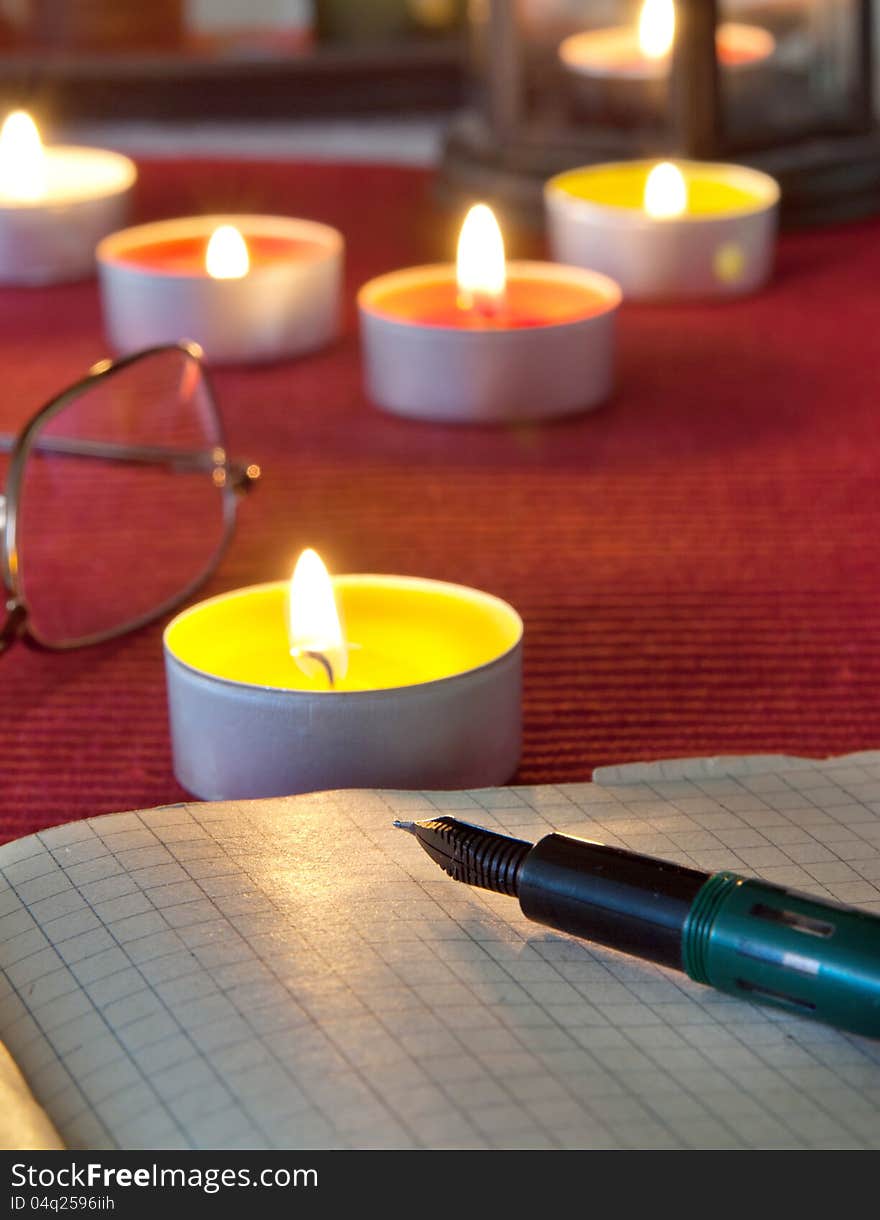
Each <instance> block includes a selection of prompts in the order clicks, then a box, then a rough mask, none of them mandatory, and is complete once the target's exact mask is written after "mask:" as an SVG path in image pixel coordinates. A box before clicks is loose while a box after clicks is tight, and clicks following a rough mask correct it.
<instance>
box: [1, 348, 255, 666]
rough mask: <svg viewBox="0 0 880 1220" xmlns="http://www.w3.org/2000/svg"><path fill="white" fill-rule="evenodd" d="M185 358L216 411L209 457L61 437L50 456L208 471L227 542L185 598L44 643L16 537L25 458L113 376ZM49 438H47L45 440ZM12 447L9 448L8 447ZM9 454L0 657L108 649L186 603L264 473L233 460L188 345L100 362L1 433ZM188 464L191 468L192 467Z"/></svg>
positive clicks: (195, 353)
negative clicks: (23, 650)
mask: <svg viewBox="0 0 880 1220" xmlns="http://www.w3.org/2000/svg"><path fill="white" fill-rule="evenodd" d="M174 351H178V352H181V353H182V354H183V355H184V356H188V357H190V358H191V359H193V360H194V361H195V362H196V364H197V365H198V368H199V374H200V377H201V379H202V385H203V388H204V391H205V395H206V401H207V404H208V407H209V410H210V412H211V416H212V424H213V425H214V429H215V433H216V436H217V444H215V445H213V446H212V447H211V449H210V450H208V451H205V452H203V453H200V452H190V453H187V452H186V451H185V450H181V451H179V452H178V451H174V450H166V449H162V448H160V447H154V446H145V445H132V446H120V445H115V444H114V443H113V442H102V441H88V440H82V441H77V440H74V439H71V440H70V441H69V442H66V443H65V441H64V440H63V439H62V438H56V439H55V441H54V444H52V445H51V446H50V449H49V451H54V452H55V453H58V454H59V455H64V454H68V455H70V456H71V457H93V458H99V459H100V458H102V457H103V458H106V459H107V460H108V461H125V462H133V463H137V464H139V465H143V464H147V465H150V464H156V463H163V462H164V463H167V464H168V465H169V466H171V467H172V468H177V469H178V470H183V471H185V470H186V469H190V470H198V469H204V470H205V472H206V473H208V474H209V475H210V478H211V481H212V483H213V484H214V486H215V488H216V489H217V491H218V492H219V493H220V495H221V496H222V513H223V536H222V538H221V539H220V542H219V544H218V546H217V548H216V550H215V551H214V554H213V556H212V558H211V560H210V561H209V563H208V564H207V565H206V566H205V567H204V568H203V569H202V570H201V571H200V572H199V573H198V574H197V575H196V576H195V577H194V578H193V579H192V580H191V581H190V582H189V583H188V584H187V585H186V586H185V587H184V588H183V589H181V590H180V591H179V592H177V593H175V594H174V595H173V596H171V597H168V598H166V599H165V600H164V601H163V602H162V603H161V604H160V605H158V606H156V607H154V609H152V610H149V611H146V612H144V613H143V614H140V615H138V616H137V617H136V618H134V619H130V620H127V621H126V622H125V623H123V624H120V626H118V627H113V628H110V629H108V630H106V631H99V632H94V633H93V634H91V635H87V636H80V637H77V638H75V639H71V640H60V641H53V640H47V639H45V638H44V637H43V636H42V635H41V634H40V632H39V631H38V630H37V629H36V628H35V627H34V625H33V622H32V620H31V613H30V609H29V607H28V604H27V598H26V596H25V593H24V588H23V583H22V578H21V561H20V550H21V548H20V545H19V541H18V537H17V527H18V520H19V516H20V511H21V494H22V488H23V484H24V472H25V469H26V464H27V459H28V457H29V455H30V453H31V451H32V450H33V448H34V442H35V441H36V440H37V439H38V437H39V434H40V430H41V429H42V428H43V427H44V426H45V424H46V423H47V422H48V421H49V420H50V419H52V418H53V417H54V416H55V415H57V414H59V413H60V412H61V411H62V410H64V408H65V407H67V406H68V405H69V404H70V403H71V402H73V401H74V400H75V399H76V398H78V397H79V396H80V395H81V394H83V393H85V392H87V391H88V390H89V389H90V388H91V387H92V386H93V385H95V384H98V383H100V382H102V381H104V380H106V379H107V378H109V377H112V376H113V375H114V374H115V373H119V372H122V371H123V370H124V369H126V368H129V367H130V366H131V365H132V364H136V363H137V362H138V361H140V360H144V359H147V358H148V357H150V356H155V355H159V354H161V353H163V352H174ZM47 439H48V438H47ZM7 445H8V449H7ZM4 450H5V451H7V452H8V453H9V455H10V458H9V470H8V472H7V477H6V483H5V487H4V491H3V492H2V493H0V582H2V586H3V589H4V591H5V595H6V600H5V610H6V618H5V621H3V622H2V623H0V655H2V654H3V653H4V652H6V651H7V650H8V649H9V648H10V647H11V646H12V645H13V644H14V643H15V642H16V641H17V640H21V641H22V642H23V643H24V644H26V645H27V646H29V647H31V648H35V649H40V650H48V651H51V652H71V651H73V650H74V649H77V648H87V647H90V646H91V645H93V644H102V643H105V642H106V641H108V640H113V639H116V638H117V637H118V636H121V635H127V634H128V633H129V632H130V631H137V630H138V629H139V628H140V627H145V626H146V625H147V624H148V623H151V622H153V621H155V620H156V619H158V618H161V617H162V616H163V615H165V614H168V613H170V611H172V610H175V609H176V608H177V607H178V606H180V605H182V604H183V603H184V602H185V601H187V599H188V598H189V597H191V596H192V594H193V593H194V592H195V591H196V590H197V589H198V588H199V587H200V586H201V585H202V584H204V583H205V582H206V581H208V580H210V578H211V577H212V576H213V575H214V573H215V572H216V570H217V568H218V567H219V565H220V562H221V560H222V559H223V556H224V554H225V553H226V550H227V548H228V546H229V543H230V541H231V539H232V534H233V532H234V529H235V519H236V510H237V507H238V500H239V497H240V496H242V495H244V494H247V493H248V492H249V491H251V490H252V488H253V486H254V485H255V484H256V482H257V481H258V480H259V478H260V468H259V466H256V465H254V464H253V463H248V464H243V463H238V462H232V461H230V460H229V457H228V454H227V451H226V435H225V429H224V427H223V419H222V417H221V415H220V411H219V409H218V407H217V400H216V397H215V394H214V389H213V386H212V384H211V379H210V377H209V375H208V371H207V368H206V367H205V364H204V360H203V352H202V349H201V347H199V345H198V344H197V343H194V342H192V341H190V340H187V339H184V340H181V341H180V342H178V343H163V344H158V345H156V346H154V347H148V348H144V349H143V350H141V351H137V352H132V353H130V354H129V355H126V356H121V357H119V358H117V359H115V360H113V359H104V360H99V361H98V362H97V363H96V364H94V365H92V367H91V368H90V369H89V371H88V372H87V373H86V374H85V376H84V377H81V378H79V380H77V381H75V382H73V384H71V385H69V386H67V387H66V388H65V389H63V390H62V391H61V392H60V393H59V394H56V395H55V396H54V397H52V398H50V399H49V401H48V402H47V403H45V404H44V405H43V406H42V407H41V408H40V409H39V410H38V411H37V412H36V413H35V414H34V415H33V416H31V418H30V419H29V420H28V422H27V423H26V424H25V425H24V427H23V428H22V429H21V430H20V431H19V432H18V433H17V434H15V435H3V434H0V452H3V451H4ZM187 459H189V462H190V463H191V464H190V465H189V466H187V465H186V461H187Z"/></svg>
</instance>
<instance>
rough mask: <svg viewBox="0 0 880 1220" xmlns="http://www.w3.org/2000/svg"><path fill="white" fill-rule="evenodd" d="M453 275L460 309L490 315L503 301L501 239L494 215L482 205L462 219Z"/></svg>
mask: <svg viewBox="0 0 880 1220" xmlns="http://www.w3.org/2000/svg"><path fill="white" fill-rule="evenodd" d="M455 274H456V280H457V282H458V304H459V306H460V308H461V309H479V310H480V311H481V312H484V313H494V312H495V311H496V310H497V309H498V308H499V306H500V305H501V304H502V302H503V301H504V292H505V289H506V286H507V271H506V268H505V263H504V238H503V237H502V236H501V230H500V229H499V227H498V221H497V220H496V219H495V213H494V212H493V211H492V209H491V208H490V207H487V206H486V204H485V203H476V204H474V206H473V207H472V208H471V210H470V211H469V212H468V214H467V216H465V218H464V224H463V225H462V226H461V233H460V235H459V238H458V257H457V260H456V271H455Z"/></svg>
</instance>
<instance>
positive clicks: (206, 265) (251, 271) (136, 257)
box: [98, 215, 343, 363]
mask: <svg viewBox="0 0 880 1220" xmlns="http://www.w3.org/2000/svg"><path fill="white" fill-rule="evenodd" d="M342 264H343V239H342V234H341V233H339V232H338V230H336V229H333V228H330V226H329V225H323V224H317V223H315V222H314V221H311V220H296V219H292V218H290V217H286V216H256V215H229V216H227V215H217V216H195V217H189V218H185V219H180V220H163V221H157V222H155V223H153V224H147V225H139V226H137V227H135V228H133V229H126V230H123V231H122V232H121V233H114V234H112V235H111V236H110V237H108V238H107V239H106V240H105V241H103V242H102V243H101V245H100V246H99V248H98V268H99V274H100V280H101V296H102V305H103V310H104V325H105V329H106V331H107V336H108V338H109V340H110V342H111V343H112V344H113V346H114V348H115V349H116V350H117V351H119V352H130V351H136V350H137V349H138V348H142V347H151V346H153V345H154V344H159V343H173V342H176V341H177V340H179V339H181V338H187V339H193V340H195V342H197V343H198V344H199V345H200V346H201V347H202V348H203V350H204V352H205V354H206V356H207V358H208V359H209V360H211V361H214V362H216V363H239V362H240V363H251V362H263V361H269V360H280V359H283V358H286V357H292V356H300V355H303V354H305V353H306V352H310V351H314V350H315V349H316V348H319V347H323V346H324V345H325V344H327V343H330V342H332V340H333V339H334V338H336V336H337V334H338V333H339V325H340V308H341V304H340V294H341V287H342Z"/></svg>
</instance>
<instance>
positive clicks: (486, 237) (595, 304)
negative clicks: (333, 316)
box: [358, 204, 620, 423]
mask: <svg viewBox="0 0 880 1220" xmlns="http://www.w3.org/2000/svg"><path fill="white" fill-rule="evenodd" d="M619 303H620V290H619V288H618V286H617V285H616V284H615V283H613V282H612V281H611V280H609V279H608V278H607V277H605V276H603V275H598V274H596V273H595V272H591V271H584V270H582V269H580V268H577V267H563V266H559V265H556V264H553V263H545V262H527V261H511V262H506V260H505V256H504V243H503V240H502V236H501V232H500V230H499V228H498V224H497V221H496V220H495V217H494V215H493V214H492V212H491V210H490V209H489V208H488V207H486V206H485V205H484V204H477V205H475V207H473V208H472V209H471V211H470V212H469V213H468V216H467V217H466V219H465V222H464V225H463V227H462V230H461V235H460V237H459V243H458V258H457V262H456V264H455V265H452V264H445V263H443V264H435V265H430V266H424V267H413V268H409V269H407V270H403V271H392V272H390V273H389V274H387V275H382V276H379V277H378V278H377V279H374V280H370V282H369V283H368V284H365V285H364V287H363V288H362V289H361V291H360V293H359V294H358V305H359V309H360V319H361V332H362V336H363V346H364V358H365V364H366V382H367V392H368V394H369V395H370V397H371V398H372V399H373V401H374V402H376V403H377V404H378V405H379V406H380V407H383V408H385V409H386V410H388V411H392V412H394V413H395V414H398V415H408V416H413V417H415V418H418V419H429V420H438V421H442V422H450V423H500V422H515V421H521V420H534V419H539V418H543V417H549V416H557V415H567V414H570V413H572V412H574V411H580V410H585V409H587V408H589V407H594V406H596V405H597V404H598V403H600V402H601V401H602V400H603V399H604V398H605V397H606V396H607V395H608V393H609V392H610V390H611V385H612V380H613V339H614V316H615V313H616V310H617V307H618V305H619Z"/></svg>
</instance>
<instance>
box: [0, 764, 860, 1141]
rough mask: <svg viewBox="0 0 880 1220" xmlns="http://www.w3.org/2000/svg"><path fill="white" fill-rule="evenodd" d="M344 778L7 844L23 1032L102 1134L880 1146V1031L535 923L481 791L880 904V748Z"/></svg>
mask: <svg viewBox="0 0 880 1220" xmlns="http://www.w3.org/2000/svg"><path fill="white" fill-rule="evenodd" d="M730 771H731V773H730V774H711V775H687V774H685V772H684V770H683V771H682V772H681V773H680V774H678V775H676V774H675V773H674V772H673V771H671V770H670V765H669V764H664V768H663V769H660V768H654V769H653V770H652V769H651V768H642V770H641V771H640V772H639V773H638V775H639V778H638V779H637V780H632V781H629V780H628V781H627V782H620V783H616V784H613V785H608V784H605V785H600V784H578V785H562V786H545V787H539V788H530V789H529V788H519V789H498V790H491V791H485V792H477V793H367V792H352V793H342V794H340V793H323V794H316V795H314V796H309V797H299V798H291V799H287V800H280V801H273V802H260V803H253V804H240V805H235V804H233V805H187V806H175V807H170V808H165V809H157V810H151V811H147V812H144V813H138V814H119V815H110V816H109V817H104V818H98V819H93V820H92V821H90V822H82V823H73V824H70V825H68V826H63V827H56V828H54V829H52V830H49V831H46V832H43V833H42V834H41V835H38V836H35V837H33V838H30V839H26V840H20V841H19V842H17V843H13V844H10V845H7V846H6V847H4V848H2V849H0V874H2V888H0V964H2V966H3V971H2V976H0V978H2V982H0V1035H2V1037H3V1038H4V1040H5V1041H6V1042H7V1045H8V1046H9V1048H10V1051H11V1052H12V1054H13V1055H14V1057H15V1058H16V1059H17V1060H18V1062H19V1065H20V1066H21V1067H22V1070H23V1071H24V1072H25V1075H26V1077H27V1078H28V1080H29V1082H30V1083H31V1086H32V1088H33V1089H34V1091H35V1093H36V1095H37V1096H38V1099H39V1100H40V1101H41V1102H42V1103H43V1104H44V1105H45V1106H46V1108H47V1110H48V1111H49V1113H50V1116H51V1117H52V1118H53V1119H54V1120H55V1122H56V1124H57V1125H58V1126H59V1128H60V1130H61V1133H62V1135H63V1136H64V1138H65V1139H66V1140H67V1141H68V1142H69V1143H71V1144H72V1145H74V1146H82V1145H87V1146H91V1147H112V1146H114V1145H115V1146H121V1147H128V1148H133V1147H151V1146H152V1147H169V1148H171V1147H203V1148H205V1147H213V1148H225V1147H229V1148H234V1147H252V1148H271V1147H291V1148H296V1147H304V1148H320V1147H343V1148H344V1147H355V1148H362V1147H395V1148H396V1147H417V1148H418V1147H438V1148H442V1147H469V1148H519V1147H522V1148H603V1147H610V1148H621V1147H623V1148H626V1147H656V1148H678V1147H719V1148H743V1147H768V1148H769V1147H786V1148H804V1147H816V1148H824V1147H847V1148H858V1147H878V1146H880V1047H878V1046H877V1044H875V1043H873V1042H871V1041H870V1040H868V1039H864V1038H858V1037H855V1036H851V1035H846V1034H843V1033H840V1032H839V1031H835V1030H832V1029H829V1028H827V1027H825V1026H822V1025H820V1024H818V1023H816V1022H811V1021H809V1020H805V1019H803V1018H799V1017H794V1016H789V1015H787V1014H785V1013H783V1012H781V1011H779V1010H774V1009H771V1008H768V1007H764V1006H759V1005H756V1004H752V1003H749V1002H747V1001H744V1000H740V999H736V998H734V997H730V996H725V995H722V994H720V993H718V992H715V991H713V990H712V989H710V988H706V987H701V986H700V985H698V984H696V983H693V982H692V981H691V980H689V979H688V978H687V977H686V976H684V975H683V974H680V973H679V972H676V971H673V970H667V969H665V968H662V967H659V966H652V965H650V964H648V963H644V962H641V961H638V960H636V959H633V958H630V957H625V956H623V955H620V954H617V953H615V952H613V951H611V950H606V949H603V948H602V947H599V946H596V945H591V944H587V943H586V942H583V941H580V940H576V939H574V938H571V937H567V936H564V935H561V934H555V933H552V932H549V931H547V930H545V929H543V928H541V927H539V926H537V925H535V924H531V923H529V922H528V921H526V920H525V919H524V917H523V916H522V915H521V913H520V911H519V908H518V905H517V904H516V902H515V900H513V899H509V898H506V897H504V896H500V895H493V894H487V893H484V892H482V891H475V890H471V889H469V888H468V887H465V886H462V885H458V884H456V883H454V882H452V881H451V880H450V879H449V878H447V877H445V876H444V875H443V874H442V873H440V872H439V871H438V870H437V868H436V865H434V864H433V863H432V862H431V861H430V860H429V859H428V858H427V857H426V856H424V854H423V853H422V852H421V851H420V849H419V848H418V846H417V844H415V843H414V841H413V840H412V838H411V837H409V836H407V835H404V834H401V833H400V832H399V831H396V830H394V829H393V827H392V824H391V823H392V819H393V818H394V817H395V816H405V817H407V818H410V817H416V818H418V817H430V816H433V815H435V814H436V813H438V812H446V813H452V814H454V815H455V816H458V817H461V818H463V819H464V820H467V821H473V822H478V823H480V824H482V825H486V826H489V827H491V828H495V829H499V830H503V831H506V832H507V833H510V834H514V835H517V836H518V837H522V838H529V839H536V838H538V837H540V836H541V835H542V834H544V833H547V832H548V831H550V830H551V829H559V830H564V831H567V832H569V833H577V834H581V835H584V836H585V837H589V838H595V839H600V840H601V841H603V842H606V843H610V844H615V845H618V846H622V847H627V848H630V849H633V850H637V851H643V852H646V853H649V854H654V855H657V856H662V857H665V858H667V859H672V860H675V861H678V862H680V863H683V864H687V865H690V866H691V867H697V868H703V869H706V870H715V869H718V868H733V869H736V870H738V871H741V872H745V873H755V874H759V875H762V876H765V877H767V878H768V879H769V880H772V881H775V882H777V883H780V884H785V885H789V884H790V885H793V886H795V887H798V888H802V889H804V890H810V891H812V892H814V893H819V894H825V895H827V896H830V897H832V898H834V899H836V900H840V901H844V902H852V903H857V904H858V905H861V906H864V907H866V908H869V909H871V908H873V909H878V907H880V891H878V889H877V882H878V880H880V763H878V759H877V756H876V755H870V756H868V755H866V756H858V757H853V758H849V759H843V760H833V761H832V762H829V763H825V764H821V763H813V762H811V763H806V762H793V761H791V760H786V761H784V762H783V763H782V764H778V763H777V764H776V765H775V766H774V767H770V766H769V765H768V764H766V763H760V762H758V763H756V764H755V765H754V766H753V767H751V769H750V768H749V767H748V766H745V767H744V766H743V765H742V760H739V765H738V768H737V767H733V766H731V768H730Z"/></svg>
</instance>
